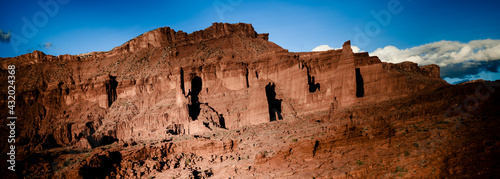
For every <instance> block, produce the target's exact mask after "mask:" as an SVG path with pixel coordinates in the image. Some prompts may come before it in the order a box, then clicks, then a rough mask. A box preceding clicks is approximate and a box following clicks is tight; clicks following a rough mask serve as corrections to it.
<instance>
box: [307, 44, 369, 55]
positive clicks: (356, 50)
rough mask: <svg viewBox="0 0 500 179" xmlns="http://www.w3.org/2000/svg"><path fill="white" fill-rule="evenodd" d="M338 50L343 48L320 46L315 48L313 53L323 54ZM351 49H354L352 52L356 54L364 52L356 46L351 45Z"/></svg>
mask: <svg viewBox="0 0 500 179" xmlns="http://www.w3.org/2000/svg"><path fill="white" fill-rule="evenodd" d="M338 49H342V48H332V47H330V46H328V45H320V46H317V47H315V48H314V49H312V50H311V51H313V52H321V51H327V50H338ZM351 49H352V52H354V53H358V52H363V51H361V49H359V47H357V46H354V45H351Z"/></svg>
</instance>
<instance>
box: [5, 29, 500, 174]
mask: <svg viewBox="0 0 500 179" xmlns="http://www.w3.org/2000/svg"><path fill="white" fill-rule="evenodd" d="M268 35H269V34H258V33H257V32H256V31H255V30H254V28H253V27H252V25H251V24H244V23H238V24H227V23H214V24H213V25H212V26H210V27H208V28H206V29H205V30H201V31H196V32H193V33H190V34H187V33H185V32H182V31H175V30H173V29H171V28H169V27H163V28H158V29H155V30H152V31H149V32H146V33H144V34H142V35H140V36H138V37H136V38H133V39H132V40H130V41H128V42H126V43H124V44H123V45H121V46H118V47H116V48H114V49H112V50H110V51H107V52H91V53H86V54H80V55H59V56H51V55H46V54H44V53H42V52H40V51H34V52H32V53H28V54H25V55H21V56H18V57H13V58H1V59H0V63H1V73H0V76H1V77H0V79H7V75H8V72H7V66H8V65H16V82H15V83H16V91H17V93H16V94H17V95H16V116H17V117H18V120H17V122H16V128H17V129H16V134H17V137H16V143H15V145H16V161H17V163H16V172H11V171H10V170H7V166H8V163H7V162H5V161H6V160H8V158H7V156H6V155H5V154H6V153H7V152H8V147H9V144H8V143H7V142H4V139H7V136H8V135H9V134H8V133H9V130H8V127H7V126H6V125H5V124H7V123H8V121H7V120H6V117H7V112H5V111H4V112H2V113H1V115H2V118H1V119H2V129H1V130H0V133H1V136H2V141H3V142H2V143H1V145H2V149H3V150H2V153H3V154H2V158H1V159H2V162H1V167H2V171H4V172H2V173H3V175H4V177H6V178H17V177H26V178H398V177H406V178H457V177H458V178H461V177H465V178H470V177H471V178H476V177H479V178H488V177H498V176H499V170H500V169H499V168H500V167H499V166H500V165H499V162H498V161H499V159H500V158H499V154H500V152H499V149H500V142H499V137H500V133H499V132H498V129H499V121H498V117H499V116H500V110H498V109H499V108H498V106H499V101H500V95H499V93H498V91H499V90H500V89H499V87H498V86H500V85H499V83H500V82H499V81H496V82H490V81H475V82H469V83H463V84H459V85H450V84H448V83H446V82H445V81H443V80H442V79H441V78H440V71H439V67H438V66H437V65H427V66H418V65H417V64H415V63H412V62H403V63H399V64H392V63H384V62H381V61H380V60H379V58H378V57H375V56H369V54H368V53H367V52H362V53H353V51H352V50H351V46H350V42H349V41H347V42H345V43H344V44H343V46H342V49H338V50H329V51H324V52H288V50H286V49H283V48H281V47H280V46H278V45H276V44H274V43H272V42H269V41H268ZM68 40H70V39H68ZM96 43H98V42H96ZM2 83H3V84H6V82H5V81H4V82H2ZM2 88H3V89H2V98H1V100H2V101H1V104H0V107H1V109H7V99H6V91H5V89H6V87H2Z"/></svg>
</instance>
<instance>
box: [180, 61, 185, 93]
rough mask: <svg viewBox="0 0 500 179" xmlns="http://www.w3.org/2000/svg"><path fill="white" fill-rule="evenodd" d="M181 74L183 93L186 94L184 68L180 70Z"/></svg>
mask: <svg viewBox="0 0 500 179" xmlns="http://www.w3.org/2000/svg"><path fill="white" fill-rule="evenodd" d="M179 73H180V75H181V90H182V95H186V91H185V90H184V69H182V67H181V70H180V72H179Z"/></svg>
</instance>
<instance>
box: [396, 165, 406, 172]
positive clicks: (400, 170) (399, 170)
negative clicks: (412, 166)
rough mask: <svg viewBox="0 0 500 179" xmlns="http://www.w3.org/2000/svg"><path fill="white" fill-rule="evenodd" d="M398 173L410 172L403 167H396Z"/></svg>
mask: <svg viewBox="0 0 500 179" xmlns="http://www.w3.org/2000/svg"><path fill="white" fill-rule="evenodd" d="M396 172H408V170H406V169H405V168H403V167H400V166H396Z"/></svg>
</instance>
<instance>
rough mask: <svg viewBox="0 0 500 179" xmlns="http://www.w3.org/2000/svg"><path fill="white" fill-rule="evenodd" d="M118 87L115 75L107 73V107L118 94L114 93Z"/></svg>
mask: <svg viewBox="0 0 500 179" xmlns="http://www.w3.org/2000/svg"><path fill="white" fill-rule="evenodd" d="M117 87H118V82H117V81H116V76H111V75H109V79H108V81H106V94H107V95H108V107H110V106H111V104H113V102H115V101H116V98H117V97H118V95H117V94H116V88H117Z"/></svg>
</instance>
